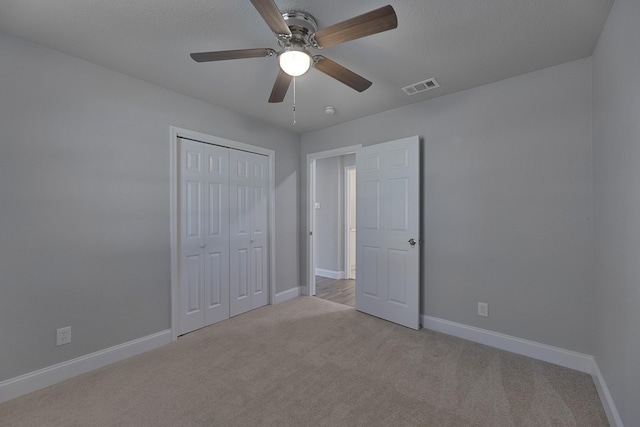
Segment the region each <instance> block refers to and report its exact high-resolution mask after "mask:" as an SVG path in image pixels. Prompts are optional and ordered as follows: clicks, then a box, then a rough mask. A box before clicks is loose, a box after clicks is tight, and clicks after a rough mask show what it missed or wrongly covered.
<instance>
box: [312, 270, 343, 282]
mask: <svg viewBox="0 0 640 427" xmlns="http://www.w3.org/2000/svg"><path fill="white" fill-rule="evenodd" d="M316 276H322V277H328V278H329V279H334V280H342V279H344V278H345V277H346V273H345V272H344V271H333V270H325V269H323V268H316Z"/></svg>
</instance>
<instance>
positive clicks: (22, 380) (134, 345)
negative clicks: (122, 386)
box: [0, 330, 171, 403]
mask: <svg viewBox="0 0 640 427" xmlns="http://www.w3.org/2000/svg"><path fill="white" fill-rule="evenodd" d="M169 343H171V331H170V330H166V331H162V332H158V333H155V334H152V335H148V336H146V337H143V338H139V339H137V340H133V341H129V342H126V343H124V344H120V345H116V346H114V347H110V348H107V349H104V350H100V351H97V352H95V353H91V354H87V355H86V356H81V357H78V358H76V359H72V360H68V361H66V362H62V363H58V364H57V365H53V366H49V367H47V368H44V369H40V370H37V371H34V372H30V373H28V374H25V375H21V376H19V377H16V378H12V379H9V380H6V381H2V382H0V403H2V402H6V401H8V400H11V399H14V398H16V397H18V396H22V395H24V394H27V393H31V392H33V391H36V390H39V389H41V388H44V387H48V386H50V385H53V384H56V383H59V382H61V381H64V380H67V379H69V378H73V377H75V376H77V375H81V374H84V373H87V372H89V371H93V370H94V369H98V368H102V367H103V366H107V365H110V364H112V363H115V362H119V361H120V360H124V359H127V358H129V357H132V356H135V355H138V354H140V353H144V352H145V351H149V350H153V349H154V348H158V347H161V346H163V345H165V344H169Z"/></svg>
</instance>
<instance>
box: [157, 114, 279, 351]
mask: <svg viewBox="0 0 640 427" xmlns="http://www.w3.org/2000/svg"><path fill="white" fill-rule="evenodd" d="M169 133H170V139H169V168H170V169H169V172H170V181H169V203H170V215H169V218H170V239H171V341H175V340H177V339H178V331H179V328H178V325H179V322H180V311H179V310H180V305H179V303H180V257H179V255H180V253H179V252H180V248H179V243H180V239H179V237H178V236H179V224H178V211H179V209H178V208H179V206H180V205H179V200H178V186H179V182H178V179H179V178H180V174H179V167H180V165H179V164H178V154H179V153H178V149H179V147H178V138H184V139H190V140H192V141H196V142H201V143H204V144H213V145H219V146H222V147H227V148H231V149H234V150H241V151H248V152H251V153H256V154H262V155H264V156H267V157H268V158H269V190H268V191H269V205H268V215H269V220H268V229H269V243H268V246H269V304H274V303H275V299H276V298H275V291H276V286H275V283H276V257H275V253H276V243H275V240H276V239H275V229H276V219H275V218H276V216H275V193H276V190H275V156H276V152H275V151H273V150H269V149H267V148H262V147H257V146H254V145H250V144H245V143H242V142H238V141H232V140H230V139H224V138H219V137H217V136H213V135H207V134H204V133H200V132H195V131H191V130H188V129H182V128H179V127H176V126H170V127H169Z"/></svg>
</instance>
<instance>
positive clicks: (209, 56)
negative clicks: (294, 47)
mask: <svg viewBox="0 0 640 427" xmlns="http://www.w3.org/2000/svg"><path fill="white" fill-rule="evenodd" d="M275 54H276V51H275V50H273V49H239V50H221V51H218V52H199V53H192V54H191V58H193V60H194V61H196V62H209V61H226V60H228V59H244V58H262V57H265V56H273V55H275Z"/></svg>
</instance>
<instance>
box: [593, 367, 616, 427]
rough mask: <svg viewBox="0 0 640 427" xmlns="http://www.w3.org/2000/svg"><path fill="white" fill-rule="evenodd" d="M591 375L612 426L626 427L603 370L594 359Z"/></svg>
mask: <svg viewBox="0 0 640 427" xmlns="http://www.w3.org/2000/svg"><path fill="white" fill-rule="evenodd" d="M591 376H592V377H593V382H594V383H595V385H596V390H598V396H600V401H601V402H602V406H603V407H604V411H605V412H606V414H607V419H608V420H609V424H611V426H612V427H624V425H623V424H622V419H621V418H620V413H619V412H618V408H616V404H615V403H614V402H613V397H611V393H610V392H609V387H607V383H606V382H605V381H604V377H603V376H602V372H600V368H599V367H598V364H597V363H596V361H595V360H594V361H593V365H592V370H591Z"/></svg>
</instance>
